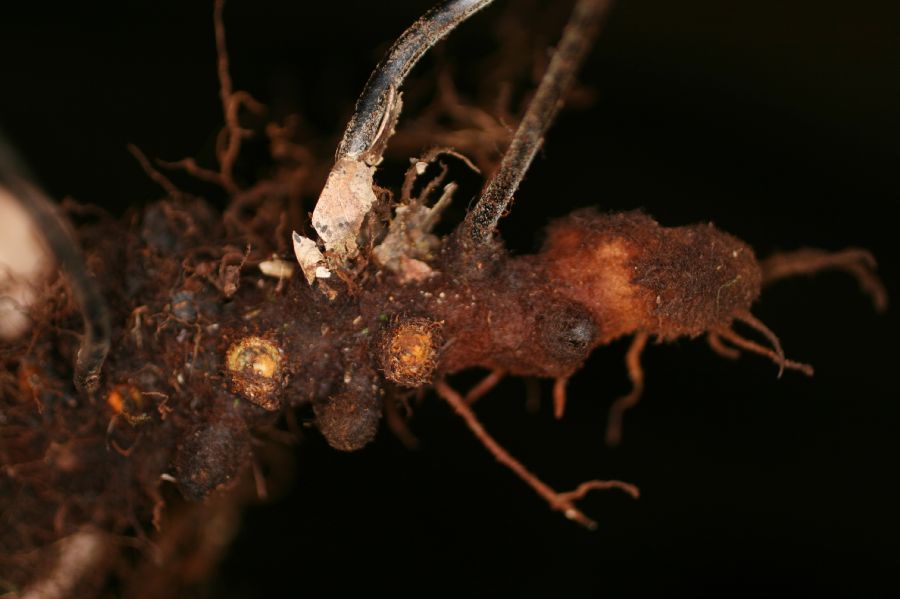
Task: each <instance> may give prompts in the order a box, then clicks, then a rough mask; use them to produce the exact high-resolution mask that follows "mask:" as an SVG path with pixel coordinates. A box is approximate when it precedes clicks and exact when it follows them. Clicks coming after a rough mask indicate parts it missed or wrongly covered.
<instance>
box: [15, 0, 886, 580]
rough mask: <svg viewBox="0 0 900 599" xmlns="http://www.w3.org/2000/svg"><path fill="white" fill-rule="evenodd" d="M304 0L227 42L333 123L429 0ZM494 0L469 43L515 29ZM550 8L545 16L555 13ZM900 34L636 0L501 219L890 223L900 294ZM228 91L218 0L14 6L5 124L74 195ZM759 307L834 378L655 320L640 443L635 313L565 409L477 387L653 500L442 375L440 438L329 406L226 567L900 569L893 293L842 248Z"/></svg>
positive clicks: (492, 574)
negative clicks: (611, 420) (895, 208)
mask: <svg viewBox="0 0 900 599" xmlns="http://www.w3.org/2000/svg"><path fill="white" fill-rule="evenodd" d="M310 4H312V3H304V2H287V1H276V0H262V1H261V0H253V1H252V2H251V1H250V0H230V2H229V4H228V6H227V7H226V24H227V27H228V36H229V37H228V43H229V48H230V52H231V57H232V63H233V66H232V72H233V75H234V79H235V84H236V86H237V87H238V88H243V89H247V90H249V91H251V92H252V93H253V94H254V95H256V97H258V98H259V99H261V100H262V101H263V102H265V103H267V104H269V105H270V106H274V107H276V108H277V109H278V110H283V111H289V110H296V111H299V112H301V113H302V114H304V115H305V116H306V117H307V121H308V123H309V124H310V126H311V127H312V129H313V130H314V131H316V132H317V133H318V134H319V135H320V136H331V137H332V138H333V139H336V137H337V135H338V134H339V133H340V131H341V129H342V128H343V125H344V123H345V120H346V118H347V116H348V114H349V110H350V108H351V107H352V103H353V101H354V99H355V97H356V95H357V94H358V92H359V91H360V90H361V88H362V84H363V83H364V81H365V79H366V77H367V76H368V73H369V71H370V69H371V67H372V66H373V65H374V63H375V62H376V61H377V60H378V57H379V56H380V53H381V52H383V50H384V49H385V48H386V44H387V43H389V42H390V40H391V39H393V38H394V37H395V36H396V35H397V34H398V33H399V32H400V31H402V29H403V28H404V27H406V26H407V25H408V24H409V23H411V22H412V21H413V20H414V19H415V18H416V17H417V16H418V15H419V14H421V13H422V12H424V10H425V8H427V7H428V6H429V5H430V4H431V1H430V0H424V1H417V2H396V3H393V2H392V3H377V2H355V1H354V2H349V1H342V2H321V3H315V6H310ZM498 4H501V5H502V4H504V0H498ZM7 8H8V7H4V10H7ZM500 8H502V7H494V8H491V9H490V10H488V11H486V12H485V13H484V14H483V15H480V16H479V17H476V19H475V20H474V21H473V22H472V23H469V24H467V25H466V26H464V27H463V28H462V29H461V30H460V31H459V33H458V34H457V35H455V36H453V38H452V39H451V42H450V44H449V45H448V47H447V48H446V51H445V55H446V56H448V57H472V58H477V56H478V55H479V54H481V53H489V52H492V51H493V49H494V46H492V44H494V43H495V42H494V41H493V38H492V37H491V36H490V35H489V31H490V26H491V23H492V20H493V19H495V18H496V17H497V15H498V14H499V10H500ZM541 14H542V13H540V11H535V14H534V15H533V16H534V20H535V27H538V26H542V27H543V26H546V27H550V26H551V25H553V26H555V25H556V23H557V21H554V20H553V19H550V18H547V19H544V18H542V16H541ZM527 21H528V20H527V19H526V22H527ZM555 37H556V34H555V33H551V34H550V39H555ZM898 39H900V10H898V5H897V3H895V2H889V1H883V2H865V1H863V2H853V3H848V2H837V1H831V0H829V1H825V2H822V1H813V0H797V1H788V2H781V1H774V0H769V1H757V2H750V1H741V2H720V1H716V0H688V1H684V2H668V1H659V2H652V1H650V0H630V1H624V0H623V1H622V2H620V3H619V5H618V6H617V7H616V8H615V9H614V11H613V13H612V15H611V18H610V21H609V23H608V26H607V28H606V31H605V33H604V34H603V36H602V40H601V42H600V44H599V46H598V48H597V51H596V52H595V53H594V55H593V56H592V58H591V60H590V62H589V64H588V65H587V67H586V70H585V73H584V76H583V78H582V79H583V81H585V82H586V83H587V84H588V85H589V86H591V87H593V88H594V89H595V90H596V91H597V92H598V93H597V99H596V102H595V103H594V104H593V106H592V107H591V108H589V109H583V110H577V111H569V112H566V113H564V114H563V116H562V117H561V118H560V119H559V121H558V123H557V125H556V126H555V127H554V129H553V130H552V133H551V134H550V136H549V138H548V140H547V144H546V149H545V151H544V153H543V155H542V156H541V157H540V158H539V160H538V161H537V163H536V164H535V166H534V167H533V169H532V172H531V174H530V176H529V178H528V179H527V181H526V183H525V185H524V186H523V188H522V190H521V193H520V194H519V196H518V199H517V203H516V205H515V207H514V209H513V211H512V215H511V216H510V217H509V218H508V219H507V220H506V221H505V222H504V223H503V227H504V228H503V233H504V236H505V237H506V238H507V239H509V240H510V242H511V244H512V246H513V247H514V248H516V249H517V250H520V251H527V250H530V249H532V248H533V247H535V244H536V243H537V241H536V240H537V239H538V238H539V232H540V229H541V226H542V225H543V223H545V222H546V221H547V219H548V218H549V217H552V216H557V215H562V214H565V213H566V212H568V211H569V210H571V209H573V208H575V207H578V206H588V205H597V206H599V207H600V208H601V209H604V210H624V209H633V208H638V207H643V208H645V209H646V210H647V211H648V212H649V213H650V214H652V215H654V216H655V217H657V218H658V219H659V220H660V221H661V222H662V223H664V224H667V225H677V224H684V223H690V222H697V221H707V220H712V221H714V222H715V223H716V224H717V225H718V226H719V227H720V228H722V229H724V230H727V231H729V232H731V233H733V234H735V235H737V236H739V237H741V238H743V239H744V240H746V241H747V242H749V243H750V244H751V245H752V246H754V247H755V248H756V249H757V251H758V253H759V255H762V256H764V255H767V254H768V253H770V252H772V251H775V250H777V249H793V248H797V247H800V246H804V245H808V246H815V247H824V248H831V249H839V248H842V247H845V246H861V247H865V248H869V249H871V250H872V251H873V252H874V253H875V255H876V256H877V257H878V258H879V260H880V263H881V272H882V275H883V276H884V279H885V282H886V284H887V286H888V289H889V291H890V292H892V295H893V296H894V297H896V296H897V291H898V289H897V284H896V282H897V280H898V278H897V262H896V252H895V251H893V250H894V246H895V243H896V226H895V223H894V220H893V219H892V218H891V217H889V216H888V213H887V208H886V206H888V205H890V204H891V203H895V202H896V201H897V199H898V191H900V186H898V183H897V179H898V173H897V164H898V158H900V153H898V151H897V140H898V139H900V110H898V106H900V60H898V58H900V50H898ZM433 67H434V62H433V61H431V60H426V61H425V62H423V64H422V66H421V67H420V68H419V69H417V70H416V71H415V72H414V75H413V76H414V77H416V76H421V77H426V76H428V75H427V74H428V73H429V69H430V68H433ZM457 68H464V66H463V67H460V66H457ZM221 119H222V116H221V111H220V104H219V101H218V97H217V81H216V75H215V48H214V41H213V35H212V27H211V3H209V4H207V3H205V2H184V1H183V0H166V1H154V2H132V3H121V4H120V5H119V6H118V7H117V8H103V9H102V10H101V9H99V8H88V7H85V6H78V5H76V4H74V3H73V4H72V5H71V6H68V7H65V8H60V7H56V8H54V7H52V6H49V7H48V6H47V5H42V6H41V7H38V8H35V9H33V10H32V11H31V12H30V13H27V14H9V13H7V14H4V15H3V18H2V19H0V124H2V126H3V127H4V129H5V130H6V131H7V134H8V135H9V136H10V137H11V138H12V139H13V140H14V143H15V144H16V145H17V146H18V147H19V149H20V150H21V152H22V154H23V155H24V156H25V157H26V158H27V160H28V161H29V162H30V163H31V164H32V166H33V167H34V170H35V171H36V172H37V173H38V176H39V177H40V179H41V181H42V182H43V184H44V185H45V186H46V187H47V188H48V189H49V190H50V191H51V192H52V193H53V194H54V195H56V196H57V197H62V196H63V195H66V194H69V195H72V196H74V197H75V198H77V199H78V200H81V201H85V202H93V203H98V204H103V205H106V206H109V207H111V208H113V209H114V210H118V211H121V210H123V209H124V208H125V207H126V206H128V205H132V204H134V203H140V202H145V201H149V200H152V199H155V198H156V197H157V196H159V195H160V194H159V191H158V189H156V188H155V187H154V185H153V184H152V183H151V182H149V181H148V180H147V179H146V177H145V176H144V175H143V174H142V173H141V171H140V170H139V168H138V167H137V165H136V164H135V163H134V161H133V159H132V158H131V157H130V156H129V155H128V154H127V152H126V151H125V144H126V143H127V142H134V143H136V144H138V145H139V146H140V147H142V148H143V149H144V150H145V151H146V152H147V153H148V154H149V155H151V156H160V157H166V158H179V157H182V156H188V155H193V156H199V157H201V158H204V157H207V158H208V157H209V156H210V148H211V145H212V140H213V138H214V134H215V132H216V130H217V128H218V127H219V126H220V124H221ZM331 151H332V150H331V149H329V150H328V152H331ZM755 312H756V314H757V315H758V316H759V317H760V318H761V319H762V320H763V321H764V322H766V323H767V324H768V325H769V326H770V327H771V328H772V329H773V330H774V331H776V332H777V333H778V334H779V335H780V337H781V340H782V342H783V344H784V347H785V350H786V352H787V353H788V356H789V357H790V358H793V359H796V360H801V361H808V362H811V363H812V364H814V365H815V367H816V376H815V378H813V379H811V380H808V379H806V378H804V377H802V376H801V375H798V374H796V373H787V374H786V375H785V376H784V378H783V379H781V380H777V379H776V377H775V374H776V369H775V367H774V366H773V365H772V364H770V363H768V362H767V361H766V360H764V359H761V358H756V357H745V358H743V359H741V360H739V361H737V362H734V363H732V362H728V361H726V360H723V359H721V358H718V357H717V356H715V355H714V354H712V352H710V351H709V349H708V348H707V347H706V344H705V343H704V342H702V341H701V340H697V341H689V340H684V341H683V342H680V343H676V344H672V345H667V346H658V347H657V346H651V347H650V348H649V350H648V351H647V352H646V354H645V360H644V365H645V368H646V372H647V378H648V382H647V390H646V393H645V395H644V400H643V402H642V403H641V404H640V405H639V407H638V408H637V409H635V410H634V411H632V412H631V413H629V415H628V417H627V419H626V429H625V441H624V444H623V446H622V447H620V448H618V449H616V450H609V449H607V448H605V447H604V445H603V443H602V432H603V430H604V427H605V415H606V409H607V407H608V405H609V404H610V402H611V401H612V400H613V399H614V398H615V397H617V396H618V395H620V394H622V393H624V392H625V391H626V390H627V388H628V384H627V379H626V375H625V369H624V365H623V356H624V352H625V350H626V348H627V343H626V342H620V343H615V344H613V345H612V346H610V347H606V348H601V349H599V350H598V351H596V352H595V354H594V355H593V356H592V358H591V359H590V361H589V362H588V364H587V366H586V368H585V369H584V370H583V371H582V372H581V373H580V374H579V375H578V376H576V377H575V379H574V380H573V381H572V383H571V385H570V395H569V396H570V403H569V411H568V414H567V417H566V419H565V420H564V421H562V422H555V421H554V420H553V419H552V417H551V415H550V413H549V406H548V405H545V406H544V408H543V409H542V411H541V412H540V413H539V414H536V415H534V414H528V413H527V412H526V411H525V410H524V385H523V384H522V382H521V381H516V380H513V381H508V382H506V383H505V384H504V385H503V386H502V387H501V388H500V390H499V391H497V392H495V393H494V394H493V395H491V396H489V397H488V398H487V399H485V400H483V402H482V403H481V404H480V405H479V413H480V414H481V416H482V417H483V420H484V422H485V424H486V426H487V427H488V428H489V430H491V431H493V432H494V434H495V435H496V436H497V438H498V439H499V440H500V441H501V442H502V443H504V444H505V445H506V446H507V447H508V448H509V449H510V450H511V451H512V452H513V453H514V454H515V455H517V456H518V457H520V458H521V459H522V460H523V461H524V462H525V463H526V464H528V465H529V466H531V467H532V468H533V469H534V471H535V472H537V473H538V474H539V475H541V476H542V477H544V478H545V480H546V481H547V482H549V483H550V484H551V485H553V486H555V487H557V488H559V489H563V488H569V487H574V486H575V485H576V484H577V483H578V482H579V481H581V480H585V479H589V478H595V477H596V478H621V479H625V480H629V481H632V482H635V483H637V484H638V485H639V486H640V487H641V489H642V492H643V497H642V498H641V499H640V501H637V502H634V501H632V500H630V499H628V498H626V497H624V496H621V495H619V494H616V493H606V494H596V495H592V496H591V497H590V498H589V499H587V500H585V501H583V502H582V506H583V507H584V509H585V511H586V512H587V513H588V514H590V515H592V516H594V517H596V518H597V519H598V520H599V522H600V528H599V530H598V531H597V532H594V533H589V532H585V531H583V530H581V529H580V528H578V527H577V526H575V525H573V524H571V523H569V522H567V521H566V520H564V519H563V518H561V517H560V516H559V515H558V514H556V513H553V512H551V511H550V510H548V509H547V507H546V506H545V505H544V504H543V502H542V501H541V500H540V499H538V498H537V497H536V496H535V495H534V494H533V493H532V492H531V491H530V490H529V489H527V488H526V487H525V486H524V485H523V484H522V483H521V482H520V481H519V480H518V479H516V478H515V477H514V476H513V475H511V474H510V473H509V472H507V471H506V470H505V469H503V468H502V467H500V466H498V465H497V464H496V463H494V461H493V459H492V458H491V457H490V456H489V455H488V454H487V453H486V452H485V451H484V450H483V449H482V448H481V447H480V446H479V445H478V444H477V442H476V441H475V440H474V439H473V437H472V436H471V435H470V434H469V432H468V430H467V429H466V428H465V427H464V425H463V424H462V423H461V421H459V420H458V419H457V418H456V417H455V416H454V415H453V414H452V413H451V412H450V410H449V409H448V408H447V407H446V406H444V405H442V404H441V402H439V401H437V400H435V399H434V398H429V399H428V400H427V401H426V402H425V403H424V404H423V406H422V407H421V408H420V409H419V410H418V411H417V414H416V417H415V419H414V420H413V422H412V427H413V430H414V432H415V433H416V434H417V435H418V436H419V437H420V438H421V439H422V441H423V446H422V448H421V449H420V450H419V451H417V452H409V451H407V450H405V449H404V448H403V447H402V446H401V445H400V444H399V443H398V442H397V441H396V440H395V439H393V438H392V437H391V435H390V434H388V433H387V432H384V433H383V434H382V435H381V436H380V438H379V440H378V441H377V442H376V443H375V444H374V445H373V446H371V447H370V448H368V449H366V450H365V451H363V452H360V453H357V454H352V455H343V454H339V453H337V452H334V451H331V450H330V449H329V448H328V447H327V446H325V444H324V442H322V441H321V439H319V438H318V437H317V436H316V435H313V434H311V435H310V436H309V438H308V439H306V440H305V441H304V443H302V444H301V445H300V447H299V448H298V452H297V463H298V467H297V472H296V481H295V486H294V488H293V490H292V491H291V492H290V493H289V495H287V496H286V497H285V498H284V499H282V500H281V501H280V502H279V503H277V504H276V505H273V506H268V507H261V508H254V509H253V510H251V511H250V512H249V513H248V514H247V517H246V524H245V527H244V529H243V532H242V533H241V535H240V537H239V538H238V542H237V544H236V545H235V547H234V550H233V552H232V553H231V554H230V556H229V558H228V560H227V561H226V564H225V566H226V567H225V568H224V570H223V573H222V577H221V579H220V580H219V581H218V582H216V583H215V584H214V585H213V591H214V595H215V596H217V597H245V596H254V595H258V596H268V595H269V594H272V593H274V592H275V591H277V590H279V589H295V590H297V591H298V593H299V592H301V591H302V592H304V593H307V592H308V593H313V594H318V593H320V592H324V591H340V592H374V591H379V590H383V591H387V592H394V593H395V592H398V591H399V592H401V593H403V594H405V593H407V592H422V593H429V594H430V593H433V592H434V591H435V590H438V591H442V592H447V591H458V592H465V593H467V594H468V593H478V594H480V593H483V592H490V593H492V594H493V593H504V594H505V593H516V594H539V593H540V594H545V593H548V592H560V593H562V592H573V593H574V592H579V593H581V592H584V593H586V594H587V595H589V596H590V595H599V594H601V593H604V592H610V593H613V594H614V595H616V596H618V595H630V594H637V593H639V592H640V591H648V592H651V593H652V594H654V595H659V596H685V597H688V596H742V595H746V596H751V595H752V596H756V595H762V594H766V595H769V594H771V593H772V592H773V591H775V590H781V591H789V592H791V593H792V594H796V595H810V596H820V597H821V596H828V597H842V596H868V595H876V594H877V595H882V594H890V593H889V592H887V590H886V589H884V588H882V587H881V585H885V584H893V582H894V580H893V579H892V577H891V576H889V574H890V569H894V570H896V567H897V558H898V550H897V549H898V547H897V536H898V533H900V527H898V516H897V508H898V505H900V502H898V499H900V496H898V493H897V491H896V490H895V488H894V487H895V484H894V482H895V481H894V479H895V477H896V462H897V456H898V451H897V450H898V443H897V440H896V439H897V429H898V422H900V420H898V416H900V412H898V408H897V399H898V397H900V395H898V386H900V385H898V384H897V382H896V378H895V372H894V370H893V369H894V368H896V367H897V364H896V355H897V352H896V349H895V347H894V346H893V343H894V342H895V341H896V339H897V333H898V331H900V329H898V327H897V311H896V309H894V310H891V311H889V313H888V314H886V315H881V316H879V315H876V314H875V313H874V311H873V310H872V308H871V305H870V303H869V302H868V300H867V299H866V298H865V297H864V296H863V295H862V294H861V293H859V291H858V289H857V286H856V285H855V283H854V282H853V280H851V279H850V278H849V277H846V276H843V275H840V274H823V275H821V276H818V277H816V278H815V279H812V280H807V279H803V280H796V281H788V282H784V283H781V284H779V285H777V286H776V287H773V288H772V289H770V290H767V291H766V292H765V294H764V296H763V298H762V299H761V301H760V302H759V304H758V305H757V306H756V308H755ZM461 383H462V382H461ZM545 390H546V388H545Z"/></svg>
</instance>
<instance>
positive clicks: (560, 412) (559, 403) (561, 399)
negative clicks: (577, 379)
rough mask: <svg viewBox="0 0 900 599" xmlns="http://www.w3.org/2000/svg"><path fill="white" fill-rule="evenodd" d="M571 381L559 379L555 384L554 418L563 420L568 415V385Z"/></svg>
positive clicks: (565, 378) (563, 378)
mask: <svg viewBox="0 0 900 599" xmlns="http://www.w3.org/2000/svg"><path fill="white" fill-rule="evenodd" d="M568 382H569V379H568V378H567V377H559V378H558V379H556V380H555V381H554V382H553V417H554V418H556V419H557V420H562V417H563V416H564V415H565V413H566V400H567V397H566V385H567V384H568Z"/></svg>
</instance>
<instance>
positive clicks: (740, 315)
mask: <svg viewBox="0 0 900 599" xmlns="http://www.w3.org/2000/svg"><path fill="white" fill-rule="evenodd" d="M734 317H735V319H736V320H739V321H740V322H743V323H744V324H746V325H747V326H749V327H750V328H752V329H753V330H754V331H757V332H758V333H760V334H762V336H763V337H765V338H766V339H767V340H768V341H769V343H771V344H772V350H774V351H773V352H770V353H768V354H764V355H768V356H769V357H770V358H771V359H772V361H773V362H775V363H776V364H778V378H781V375H783V374H784V369H785V366H786V365H787V364H786V362H787V360H786V359H785V357H784V350H783V349H782V348H781V340H780V339H778V336H777V335H776V334H775V333H773V332H772V329H770V328H769V327H767V326H766V325H764V324H763V323H762V321H760V320H759V319H758V318H756V317H755V316H753V315H752V314H750V312H747V311H746V310H741V311H739V312H737V313H735V315H734ZM732 332H733V331H732ZM734 336H735V337H737V338H738V339H743V338H742V337H740V336H739V335H737V333H735V334H734ZM727 338H728V339H729V340H732V337H727ZM737 345H738V346H739V347H740V344H737ZM745 349H749V347H747V348H745Z"/></svg>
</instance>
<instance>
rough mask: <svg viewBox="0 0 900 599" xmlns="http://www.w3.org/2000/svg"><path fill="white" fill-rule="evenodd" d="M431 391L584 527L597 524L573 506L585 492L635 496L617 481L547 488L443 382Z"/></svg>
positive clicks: (509, 465)
mask: <svg viewBox="0 0 900 599" xmlns="http://www.w3.org/2000/svg"><path fill="white" fill-rule="evenodd" d="M435 390H436V391H437V393H438V395H439V396H440V397H441V398H442V399H443V400H444V401H446V402H447V403H448V404H450V407H452V408H453V410H454V411H455V412H456V413H457V414H458V415H459V416H460V417H461V418H462V419H463V420H464V421H465V423H466V425H467V426H468V427H469V430H471V431H472V433H473V434H474V435H475V436H476V437H477V438H478V440H479V441H481V443H482V444H483V445H484V446H485V447H486V448H487V449H488V451H490V452H491V454H493V456H494V457H495V458H496V459H497V461H498V462H500V463H501V464H503V465H504V466H506V467H507V468H509V469H510V470H512V471H513V472H514V473H515V474H516V475H517V476H518V477H519V478H521V479H522V480H523V481H525V483H526V484H527V485H528V486H529V487H531V488H532V489H533V490H534V491H535V492H536V493H537V494H538V495H540V496H541V497H543V498H544V500H545V501H546V502H547V503H548V504H550V507H551V508H552V509H554V510H557V511H559V512H562V513H563V515H564V516H565V517H566V518H568V519H569V520H572V521H574V522H577V523H579V524H581V525H582V526H584V527H585V528H588V529H589V530H594V529H596V528H597V523H596V522H595V521H594V520H591V519H590V518H588V517H587V516H586V515H585V514H584V513H583V512H582V511H581V510H579V509H578V508H577V507H575V502H576V501H578V500H579V499H582V498H583V497H584V496H585V495H587V493H588V492H590V491H593V490H599V489H619V490H621V491H624V492H626V493H628V494H629V495H631V496H632V497H635V498H637V497H638V494H639V493H638V490H637V488H636V487H635V486H634V485H631V484H629V483H625V482H622V481H618V480H591V481H587V482H584V483H581V484H580V485H579V486H578V487H577V488H576V489H575V490H573V491H568V492H563V493H560V492H557V491H555V490H554V489H552V488H550V487H549V486H548V485H547V484H546V483H544V482H543V481H542V480H541V479H539V478H538V477H537V476H535V475H534V474H532V473H531V471H529V470H528V469H527V468H526V467H525V466H524V465H523V464H522V463H521V462H520V461H518V460H517V459H516V458H514V457H513V456H512V455H510V453H509V452H508V451H506V449H504V448H503V447H502V446H501V445H500V444H499V443H498V442H497V441H496V440H495V439H494V438H493V437H492V436H491V435H490V434H489V433H488V432H487V431H486V430H485V428H484V426H483V425H482V424H481V422H480V421H479V420H478V417H477V416H476V415H475V413H474V412H472V410H471V409H470V408H469V406H468V405H467V404H466V401H465V399H463V397H462V396H461V395H460V394H459V393H457V392H456V391H454V390H453V389H452V388H451V387H450V386H449V385H448V384H447V383H446V382H444V381H442V380H439V381H437V382H436V383H435Z"/></svg>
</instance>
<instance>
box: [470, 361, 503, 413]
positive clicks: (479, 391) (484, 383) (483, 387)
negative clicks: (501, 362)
mask: <svg viewBox="0 0 900 599" xmlns="http://www.w3.org/2000/svg"><path fill="white" fill-rule="evenodd" d="M504 377H506V371H505V370H501V369H499V368H496V369H494V370H492V371H491V372H490V373H489V374H488V375H487V376H486V377H484V378H483V379H481V380H480V381H479V382H478V384H477V385H475V386H474V387H472V388H471V389H469V392H468V393H466V398H465V401H466V405H468V406H471V405H472V404H473V403H475V402H476V401H478V400H479V399H481V398H482V397H484V396H485V395H487V394H488V393H489V392H490V391H491V389H493V388H494V387H496V386H497V384H498V383H499V382H500V381H502V380H503V379H504Z"/></svg>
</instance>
